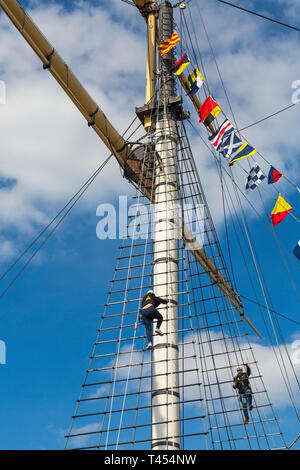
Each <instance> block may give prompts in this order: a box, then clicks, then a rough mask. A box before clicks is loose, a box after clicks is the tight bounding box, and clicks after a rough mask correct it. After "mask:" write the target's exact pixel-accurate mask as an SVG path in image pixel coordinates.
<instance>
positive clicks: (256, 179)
mask: <svg viewBox="0 0 300 470" xmlns="http://www.w3.org/2000/svg"><path fill="white" fill-rule="evenodd" d="M264 179H265V175H264V174H263V172H262V171H261V169H260V168H259V166H258V164H257V163H256V164H255V165H254V167H252V168H251V170H250V173H249V175H248V177H247V180H246V191H249V190H250V189H255V188H256V187H257V186H258V185H259V184H260V183H261V182H262V180H264Z"/></svg>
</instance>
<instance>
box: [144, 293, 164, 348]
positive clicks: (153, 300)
mask: <svg viewBox="0 0 300 470" xmlns="http://www.w3.org/2000/svg"><path fill="white" fill-rule="evenodd" d="M167 303H168V300H165V299H161V298H160V297H156V295H155V294H154V292H153V290H149V291H148V292H147V294H146V295H144V297H143V299H142V308H141V310H140V320H141V322H142V323H144V325H145V329H146V335H147V339H148V346H147V349H152V334H153V333H152V328H153V320H154V319H156V320H157V325H156V328H155V333H157V334H158V335H160V336H163V333H162V331H161V330H160V327H161V324H162V322H163V316H162V314H161V313H159V311H158V310H157V309H156V307H158V306H159V305H160V304H167Z"/></svg>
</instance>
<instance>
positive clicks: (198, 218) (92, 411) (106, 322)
mask: <svg viewBox="0 0 300 470" xmlns="http://www.w3.org/2000/svg"><path fill="white" fill-rule="evenodd" d="M169 134H170V135H171V134H172V129H169ZM173 134H174V132H173ZM175 141H176V151H177V152H176V153H177V157H176V164H175V165H173V167H172V166H171V167H170V166H169V167H168V170H166V173H165V179H166V181H169V182H170V181H171V180H172V181H176V185H177V187H176V191H175V192H174V191H173V187H172V185H170V184H161V183H160V184H161V186H160V188H161V192H160V196H161V194H162V192H165V198H166V199H165V200H166V201H167V202H168V204H169V205H170V204H171V203H172V197H173V196H174V199H175V196H176V201H175V200H174V203H176V205H177V206H176V207H178V209H177V212H176V214H177V215H176V220H177V222H178V221H182V222H183V224H184V227H185V228H187V229H188V233H189V234H192V237H193V239H196V241H197V243H198V246H200V249H201V250H202V251H203V252H204V253H205V256H206V257H208V259H209V260H210V262H211V263H212V264H211V265H210V266H214V269H215V268H216V269H217V270H218V272H219V274H220V275H222V276H223V278H224V279H225V281H226V282H227V283H228V284H229V285H230V286H231V285H232V283H231V280H230V277H229V273H228V271H227V268H226V266H225V262H224V258H223V256H222V253H221V248H220V243H219V241H218V238H217V235H216V231H215V228H214V225H213V222H212V218H211V215H210V212H209V209H208V205H207V202H206V199H205V196H204V193H203V189H202V186H201V183H200V179H199V175H198V173H197V169H196V166H195V162H194V158H193V154H192V152H191V148H190V144H189V140H188V137H187V134H186V130H185V126H184V123H183V122H181V123H179V124H176V136H175ZM170 142H171V143H170V144H168V145H170V146H172V145H173V146H174V135H173V136H172V139H171V140H170ZM139 145H141V144H139ZM142 148H143V149H144V152H141V147H139V152H137V153H136V158H137V161H136V165H134V164H133V162H132V161H131V168H132V169H134V168H136V169H138V171H139V177H138V178H135V179H134V181H135V186H136V191H135V195H134V197H133V199H134V203H135V206H134V207H135V209H134V211H132V212H131V215H130V216H129V218H128V234H129V236H128V237H127V238H124V240H123V242H122V246H121V248H120V254H119V256H118V258H117V263H116V267H115V270H114V275H113V279H112V281H111V285H110V289H109V292H108V297H107V302H106V304H105V305H104V309H103V313H102V314H101V319H100V327H99V330H98V334H97V338H96V341H95V343H94V345H93V350H92V354H91V357H90V363H89V366H88V370H87V372H86V376H85V380H84V383H83V385H82V388H81V393H80V397H79V399H78V400H77V404H76V409H75V413H74V416H73V418H72V423H71V427H70V430H69V432H68V435H67V436H66V448H69V449H72V448H79V449H100V450H101V449H102V450H103V449H109V450H110V449H111V450H113V449H120V450H124V449H151V448H153V449H155V445H156V444H155V442H153V432H155V431H154V430H153V428H154V427H155V426H156V427H157V429H158V428H159V429H160V432H161V433H162V435H163V442H164V443H165V448H169V449H170V448H171V447H172V446H173V447H174V450H177V449H179V448H180V449H216V450H218V449H280V448H286V444H285V441H284V437H283V435H282V432H281V430H280V427H279V423H278V421H277V419H276V417H275V414H274V410H273V407H272V404H271V403H270V400H269V397H268V393H267V390H266V387H265V385H264V382H263V377H262V375H261V373H260V370H259V364H258V363H257V361H256V359H255V357H254V353H253V349H252V346H251V343H250V340H249V337H248V332H247V330H246V328H245V324H244V322H243V320H242V316H241V315H240V314H239V313H238V311H237V310H236V308H235V307H234V306H233V305H232V303H231V302H230V299H229V298H228V296H226V295H225V293H224V291H222V289H221V288H220V285H219V284H218V282H214V281H213V279H214V278H213V276H212V271H210V269H209V268H207V266H206V267H205V266H204V264H203V263H201V262H199V259H197V258H196V257H195V254H194V251H193V249H191V247H190V246H189V244H188V243H187V242H186V240H185V243H183V241H182V225H183V224H182V223H180V222H179V223H178V224H177V225H178V226H179V227H180V228H179V229H178V230H177V232H176V231H175V230H174V225H176V223H175V222H176V220H174V213H175V212H174V210H173V209H172V218H170V212H169V211H168V208H167V210H166V209H164V211H163V213H162V214H161V216H159V215H158V216H157V213H156V214H155V216H154V220H153V217H150V215H152V214H153V212H155V211H153V205H154V206H155V204H152V203H151V202H150V201H154V200H155V198H156V196H157V171H160V172H161V171H164V168H166V166H165V161H164V156H163V154H164V155H165V154H167V153H168V148H166V147H165V150H166V151H165V152H163V153H161V154H160V153H159V152H157V136H155V134H154V133H149V135H148V137H147V141H146V142H144V144H143V147H142ZM132 158H133V157H132ZM170 168H171V169H170ZM127 176H128V175H127ZM170 178H171V180H170ZM172 178H173V179H172ZM132 179H133V178H132ZM132 179H131V181H132ZM137 181H138V183H136V182H137ZM145 194H146V195H145ZM166 214H167V215H168V214H169V227H170V230H169V232H168V234H167V236H166V239H161V238H160V244H159V245H156V247H155V239H157V234H158V232H159V227H160V225H159V223H160V222H161V221H162V220H163V219H164V218H165V216H166ZM157 217H158V218H157ZM177 228H178V227H177ZM175 233H177V236H176V245H174V234H175ZM178 234H179V235H178ZM160 246H164V250H162V251H163V253H161V255H160V253H159V247H160ZM174 246H176V249H175V248H174ZM159 258H160V260H162V259H163V263H164V264H163V266H166V270H165V272H163V273H162V272H161V271H160V276H159V277H158V276H157V272H156V271H155V266H157V262H158V259H159ZM174 258H175V259H174ZM200 261H201V260H200ZM174 270H176V272H177V273H178V275H177V277H175V278H174V277H173V276H172V273H173V272H174ZM159 279H160V280H161V281H159ZM173 279H175V280H176V281H175V285H172V283H173V284H174V282H173V281H172V280H173ZM159 282H161V283H163V284H164V285H163V286H161V285H160V284H159ZM154 285H155V286H156V288H157V286H158V287H159V288H163V291H164V292H165V294H166V295H165V297H166V298H168V299H169V300H170V302H171V303H170V302H169V304H167V305H160V306H159V307H158V310H159V311H160V313H161V314H162V315H163V317H164V322H163V324H162V327H161V329H162V331H163V333H164V336H163V337H158V335H157V334H154V336H153V349H152V350H151V351H148V350H146V347H147V339H146V336H145V327H144V325H142V324H139V323H138V315H139V310H140V308H141V300H142V297H143V295H144V294H145V293H146V292H147V290H148V289H153V286H154ZM160 291H161V290H160ZM174 299H176V300H174ZM174 306H176V309H175V307H174ZM171 310H172V317H171V316H170V311H171ZM174 312H176V314H175V317H174ZM174 328H175V331H174ZM174 335H175V336H174ZM174 337H176V338H177V344H176V343H175V344H174ZM157 348H160V349H162V348H165V352H166V353H165V355H164V356H163V360H162V359H160V356H159V354H158V353H157V351H158V349H157ZM174 351H175V352H174ZM175 353H176V354H177V355H175V356H174V354H175ZM174 357H175V359H174ZM244 362H247V363H249V366H250V368H251V372H252V374H251V377H250V382H251V387H252V392H253V406H254V408H253V410H252V411H251V412H250V417H249V424H247V425H245V424H244V420H245V418H244V414H243V410H242V406H241V403H240V401H239V397H238V394H237V392H236V391H235V390H234V389H233V387H232V382H233V377H234V376H235V375H236V368H237V366H238V365H240V364H243V363H244ZM160 380H162V382H160ZM159 383H163V384H164V386H163V387H162V388H161V389H160V388H158V385H157V384H159ZM174 384H175V385H174ZM157 394H160V397H162V398H161V401H154V400H155V396H156V395H157ZM174 401H176V403H177V405H178V409H179V414H178V417H177V418H176V415H175V417H174V413H173V412H172V409H173V406H174ZM160 407H161V411H162V412H161V413H160ZM163 410H164V411H163ZM154 415H155V419H156V421H155V426H154V424H153V421H152V420H153V416H154ZM157 416H159V418H157ZM175 421H178V426H177V427H176V426H175V427H174V422H175ZM174 429H177V431H176V432H175V431H174ZM174 433H176V435H174Z"/></svg>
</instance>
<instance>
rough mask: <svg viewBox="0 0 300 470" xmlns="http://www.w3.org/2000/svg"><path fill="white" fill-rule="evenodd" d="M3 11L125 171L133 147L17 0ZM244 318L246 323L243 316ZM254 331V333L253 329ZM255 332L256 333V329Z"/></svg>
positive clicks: (220, 280) (0, 1) (235, 301)
mask: <svg viewBox="0 0 300 470" xmlns="http://www.w3.org/2000/svg"><path fill="white" fill-rule="evenodd" d="M134 2H135V3H136V5H140V7H142V6H145V5H146V4H147V3H149V2H146V1H145V0H134ZM150 3H152V2H150ZM0 7H1V8H2V9H3V11H4V12H5V13H6V15H7V16H8V18H9V19H10V20H11V21H12V23H13V24H14V25H15V27H16V28H17V29H18V31H19V32H20V33H21V34H22V36H23V37H24V39H25V40H26V41H27V42H28V44H29V45H30V46H31V48H32V49H33V50H34V52H35V53H36V54H37V56H38V57H39V58H40V60H41V61H42V63H43V64H44V68H45V69H48V70H49V72H50V73H51V74H52V76H53V77H54V78H55V80H56V81H57V82H58V83H59V85H60V86H61V87H62V89H63V90H64V91H65V92H66V94H67V95H68V96H69V98H70V99H71V100H72V101H73V103H74V104H75V106H76V107H77V108H78V109H79V111H80V112H81V114H82V115H83V116H84V118H85V119H86V120H87V122H88V124H89V125H90V126H91V127H93V129H94V131H95V132H96V133H97V135H98V136H99V137H100V139H101V140H102V141H103V143H104V144H105V145H106V146H107V148H108V149H109V150H110V151H111V152H112V153H113V154H114V155H115V157H116V159H117V160H118V162H119V164H120V166H121V167H122V168H125V167H126V165H127V163H126V161H127V159H128V156H130V154H132V149H131V147H130V146H129V145H128V144H127V142H126V140H125V139H124V138H123V137H122V136H121V135H120V134H119V133H118V131H117V130H116V129H115V128H114V126H113V125H112V124H111V123H110V121H109V120H108V119H107V118H106V116H105V114H104V113H103V111H102V110H101V109H100V108H99V106H98V105H97V103H96V102H95V101H94V100H93V99H92V98H91V96H90V95H89V94H88V92H87V91H86V90H85V88H84V87H83V86H82V85H81V83H80V82H79V81H78V79H77V78H76V77H75V75H74V74H73V73H72V72H71V70H70V69H69V67H68V66H67V64H66V63H65V62H64V61H63V60H62V59H61V57H60V56H59V55H58V54H57V52H56V51H55V50H54V48H53V46H52V45H51V44H50V43H49V42H48V40H47V39H46V38H45V37H44V35H43V34H42V33H41V32H40V30H39V29H38V27H37V26H36V25H35V24H34V22H33V21H32V20H31V18H30V17H29V15H27V13H26V12H25V11H24V9H23V8H22V7H21V5H20V4H19V3H18V2H17V0H0ZM146 20H147V18H146ZM182 79H183V80H184V77H182ZM190 98H193V100H195V101H194V104H195V106H197V105H198V103H197V101H196V100H197V98H195V97H193V96H191V97H190ZM142 191H143V192H144V194H145V195H146V196H147V197H148V198H149V199H151V197H150V193H149V190H148V189H147V188H145V187H142ZM184 233H185V235H184V236H183V238H182V240H183V243H184V245H186V244H187V243H189V240H190V237H189V236H188V235H189V232H188V230H187V228H186V227H185V230H184ZM192 252H193V255H194V256H195V258H196V259H197V260H198V261H199V262H200V260H201V265H202V266H203V268H204V269H205V270H206V271H207V272H208V274H209V275H210V276H214V278H215V280H216V281H215V282H216V284H217V285H218V287H219V288H220V290H222V292H224V290H225V291H226V296H227V297H228V299H229V298H231V303H232V305H234V306H235V307H236V308H238V307H239V306H240V307H241V308H242V303H241V302H240V300H239V298H238V296H237V294H236V293H235V292H234V290H233V288H232V287H231V286H229V284H228V283H227V282H226V280H225V279H224V277H223V276H222V274H221V273H219V271H218V270H217V268H216V267H215V266H214V264H213V263H212V261H211V260H210V259H209V257H208V256H207V255H206V253H205V251H204V249H203V248H201V247H200V245H198V246H196V248H195V249H194V250H193V251H192ZM216 273H217V276H216ZM221 287H222V288H221ZM239 313H240V312H239ZM240 314H241V313H240ZM243 317H244V318H245V320H246V321H247V319H246V317H245V316H244V315H243ZM248 323H249V321H248ZM249 324H250V323H249ZM250 326H251V324H250ZM251 327H252V328H253V329H254V327H253V326H251ZM254 331H256V330H255V329H254ZM256 333H257V332H256ZM259 336H260V335H259Z"/></svg>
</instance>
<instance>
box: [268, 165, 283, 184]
mask: <svg viewBox="0 0 300 470" xmlns="http://www.w3.org/2000/svg"><path fill="white" fill-rule="evenodd" d="M281 177H282V173H280V172H279V171H277V170H276V169H275V168H274V167H273V166H271V168H270V171H269V174H268V184H273V183H276V182H277V181H278V180H279V178H281Z"/></svg>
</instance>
